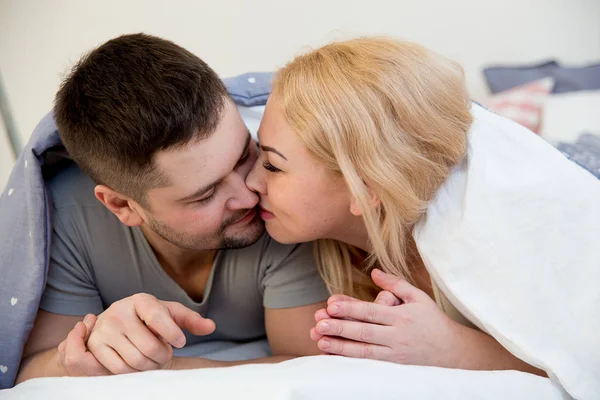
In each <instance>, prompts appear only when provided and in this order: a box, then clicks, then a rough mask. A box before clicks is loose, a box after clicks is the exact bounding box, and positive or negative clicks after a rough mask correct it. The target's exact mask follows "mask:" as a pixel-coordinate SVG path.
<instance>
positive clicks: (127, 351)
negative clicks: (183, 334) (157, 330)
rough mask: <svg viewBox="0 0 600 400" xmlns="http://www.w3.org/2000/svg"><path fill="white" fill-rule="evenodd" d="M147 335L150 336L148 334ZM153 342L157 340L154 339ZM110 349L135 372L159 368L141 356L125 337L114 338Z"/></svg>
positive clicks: (153, 362) (156, 364)
mask: <svg viewBox="0 0 600 400" xmlns="http://www.w3.org/2000/svg"><path fill="white" fill-rule="evenodd" d="M148 334H149V335H151V333H150V332H148ZM154 340H158V339H157V338H156V337H155V338H154ZM111 347H112V349H113V350H114V351H115V352H116V353H117V354H118V355H119V356H120V357H121V359H122V360H123V361H125V363H126V364H127V365H128V366H130V367H131V368H132V369H134V370H136V371H150V370H154V369H159V368H160V367H161V365H159V364H158V363H156V362H155V361H153V360H151V359H150V358H148V357H146V356H145V355H144V354H142V352H141V351H140V350H139V349H138V348H137V347H136V346H134V345H133V343H131V341H130V340H129V339H128V338H127V337H125V336H115V337H114V338H113V340H112V342H111ZM167 361H168V360H167Z"/></svg>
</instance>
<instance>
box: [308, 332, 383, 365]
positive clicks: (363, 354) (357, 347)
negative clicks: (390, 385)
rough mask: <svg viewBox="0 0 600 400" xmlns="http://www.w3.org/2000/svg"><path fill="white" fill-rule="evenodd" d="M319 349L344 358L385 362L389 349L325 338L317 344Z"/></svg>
mask: <svg viewBox="0 0 600 400" xmlns="http://www.w3.org/2000/svg"><path fill="white" fill-rule="evenodd" d="M317 345H318V346H319V349H320V350H321V351H323V352H326V353H329V354H337V355H340V356H345V357H354V358H369V359H373V360H386V359H387V358H388V357H389V355H390V353H391V349H390V348H389V347H386V346H379V345H376V344H368V343H361V342H354V341H352V340H347V339H339V338H335V337H330V336H325V337H323V338H322V339H321V340H319V342H318V343H317Z"/></svg>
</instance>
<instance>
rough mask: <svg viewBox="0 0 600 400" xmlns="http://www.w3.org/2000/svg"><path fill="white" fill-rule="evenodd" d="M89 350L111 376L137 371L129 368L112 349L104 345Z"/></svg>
mask: <svg viewBox="0 0 600 400" xmlns="http://www.w3.org/2000/svg"><path fill="white" fill-rule="evenodd" d="M92 339H93V337H92ZM90 350H91V351H92V353H93V355H94V356H95V357H96V359H97V360H98V361H99V362H100V363H101V364H102V365H103V366H104V367H105V368H106V369H107V370H108V371H110V372H111V373H112V374H115V375H120V374H129V373H132V372H137V370H136V369H134V368H131V367H130V366H129V365H128V364H127V363H126V362H125V361H124V360H123V359H122V358H121V356H119V354H118V353H117V352H116V351H115V350H114V349H112V348H110V347H108V346H106V345H104V344H103V345H99V346H98V347H94V348H93V349H90Z"/></svg>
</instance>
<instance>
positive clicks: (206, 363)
mask: <svg viewBox="0 0 600 400" xmlns="http://www.w3.org/2000/svg"><path fill="white" fill-rule="evenodd" d="M326 305H327V304H326V302H320V303H316V304H311V305H308V306H302V307H293V308H281V309H277V308H267V309H265V327H266V330H267V338H268V339H269V345H270V346H271V351H272V353H273V356H271V357H263V358H257V359H254V360H244V361H213V360H207V359H205V358H199V357H173V359H172V361H171V363H170V365H169V366H168V367H167V368H168V369H175V370H179V369H195V368H217V367H231V366H235V365H243V364H265V363H278V362H282V361H286V360H290V359H292V358H295V357H300V356H310V355H316V354H320V351H319V349H318V348H317V345H316V343H315V342H313V341H312V340H311V339H310V336H309V332H310V329H311V328H312V327H313V326H314V324H315V321H314V314H315V312H316V311H317V310H319V309H321V308H323V307H326Z"/></svg>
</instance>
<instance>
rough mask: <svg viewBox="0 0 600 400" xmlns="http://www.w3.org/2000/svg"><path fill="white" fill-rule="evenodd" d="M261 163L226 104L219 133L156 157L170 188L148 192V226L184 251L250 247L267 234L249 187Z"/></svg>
mask: <svg viewBox="0 0 600 400" xmlns="http://www.w3.org/2000/svg"><path fill="white" fill-rule="evenodd" d="M256 158H257V149H256V144H255V143H254V142H253V141H252V140H251V139H250V134H249V132H248V129H247V128H246V126H245V125H244V122H243V121H242V119H241V117H240V115H239V113H238V111H237V109H236V108H235V105H234V104H233V103H232V102H230V101H227V104H226V107H225V110H224V112H223V117H222V119H221V122H220V124H219V126H218V128H217V130H216V131H215V132H214V133H213V134H212V135H210V136H209V137H208V138H207V139H204V140H201V141H199V142H191V143H189V144H187V145H186V146H185V147H182V148H177V149H172V150H171V149H169V150H164V151H161V152H159V153H158V154H157V155H156V156H155V164H156V167H157V168H158V169H159V171H160V173H161V174H163V175H164V176H165V177H166V178H168V179H169V182H170V185H169V186H166V187H161V188H154V189H150V190H149V191H148V196H147V204H146V207H145V208H144V210H143V215H142V218H143V219H144V222H145V223H146V224H147V225H148V227H149V228H150V229H152V230H153V231H154V232H156V233H157V234H158V235H159V236H161V237H162V238H163V239H165V240H167V241H168V242H170V243H172V244H174V245H176V246H178V247H180V248H184V249H193V250H208V249H223V248H239V247H245V246H249V245H251V244H252V243H254V242H256V241H257V240H258V239H259V238H260V237H261V236H262V234H263V232H264V224H263V222H262V220H261V219H260V217H259V215H258V213H257V210H256V208H255V207H256V205H257V203H258V196H257V195H256V194H255V193H254V192H252V191H251V190H249V189H248V188H247V187H246V184H245V179H246V175H248V172H249V171H250V169H251V168H252V166H253V165H254V162H255V161H256Z"/></svg>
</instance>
